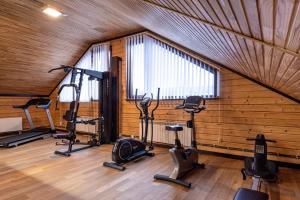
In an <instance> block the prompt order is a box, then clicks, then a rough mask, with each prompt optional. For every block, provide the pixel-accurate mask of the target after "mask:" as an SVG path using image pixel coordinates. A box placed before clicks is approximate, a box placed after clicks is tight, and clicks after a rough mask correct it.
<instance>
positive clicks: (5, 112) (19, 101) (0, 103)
mask: <svg viewBox="0 0 300 200" xmlns="http://www.w3.org/2000/svg"><path fill="white" fill-rule="evenodd" d="M30 99H31V98H30V97H0V118H6V117H22V123H23V128H29V123H28V122H27V119H26V117H25V114H24V112H23V110H22V109H15V108H13V106H14V105H23V104H25V103H26V102H27V101H28V100H30ZM29 112H30V114H31V117H32V121H33V123H34V125H35V126H36V127H38V126H49V123H48V119H47V115H46V112H45V110H44V109H36V108H35V107H30V108H29ZM0 134H1V133H0Z"/></svg>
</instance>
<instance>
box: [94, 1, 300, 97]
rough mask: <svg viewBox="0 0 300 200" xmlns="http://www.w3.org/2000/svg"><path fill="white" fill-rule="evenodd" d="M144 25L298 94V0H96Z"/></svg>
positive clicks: (255, 77)
mask: <svg viewBox="0 0 300 200" xmlns="http://www.w3.org/2000/svg"><path fill="white" fill-rule="evenodd" d="M98 2H99V3H101V4H102V5H103V6H106V7H109V8H110V9H111V10H113V11H114V12H116V13H120V14H122V15H124V16H126V17H128V18H130V19H131V20H133V21H134V22H136V23H138V24H140V25H142V26H144V27H145V28H147V29H149V30H151V31H153V32H156V33H158V34H160V35H162V36H164V37H166V38H169V39H170V40H173V41H175V42H177V43H179V44H181V45H183V46H185V47H187V48H189V49H191V50H194V51H196V52H198V53H200V54H202V55H204V56H206V57H208V58H210V59H212V60H215V61H217V62H219V63H221V64H223V65H225V66H227V67H229V68H231V69H233V70H235V71H237V72H240V73H242V74H244V75H246V76H248V77H250V78H252V79H255V80H257V81H259V82H261V83H263V84H265V85H267V86H269V87H272V88H275V89H277V90H279V91H281V92H283V93H285V94H287V95H289V96H292V97H294V98H295V99H298V100H299V99H300V89H299V88H300V87H299V86H300V57H299V50H300V10H299V9H300V5H299V1H298V0H176V1H175V0H173V1H172V0H98Z"/></svg>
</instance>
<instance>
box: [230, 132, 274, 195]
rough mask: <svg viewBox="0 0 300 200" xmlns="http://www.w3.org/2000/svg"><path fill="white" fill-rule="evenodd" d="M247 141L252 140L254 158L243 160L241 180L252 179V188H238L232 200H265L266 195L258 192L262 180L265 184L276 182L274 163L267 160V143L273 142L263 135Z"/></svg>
mask: <svg viewBox="0 0 300 200" xmlns="http://www.w3.org/2000/svg"><path fill="white" fill-rule="evenodd" d="M247 140H251V141H252V140H254V141H255V144H254V158H246V159H245V168H243V169H242V170H241V172H242V175H243V180H246V177H247V176H250V177H253V183H252V188H251V190H250V189H247V188H240V189H239V190H238V192H237V193H236V195H235V198H234V200H240V199H251V198H252V199H257V200H259V199H261V200H267V199H268V198H269V197H268V194H266V193H263V192H260V187H261V183H262V181H263V180H265V181H267V182H276V181H277V175H276V173H277V172H278V167H277V165H276V163H275V162H273V161H270V160H268V159H267V155H268V150H267V142H273V143H275V142H276V141H274V140H267V139H266V138H265V136H264V135H263V134H257V135H256V138H247Z"/></svg>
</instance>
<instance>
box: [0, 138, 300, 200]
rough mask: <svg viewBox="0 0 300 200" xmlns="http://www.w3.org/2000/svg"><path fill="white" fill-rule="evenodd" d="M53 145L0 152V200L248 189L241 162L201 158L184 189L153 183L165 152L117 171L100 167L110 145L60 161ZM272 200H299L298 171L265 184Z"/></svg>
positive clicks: (225, 194) (165, 169)
mask: <svg viewBox="0 0 300 200" xmlns="http://www.w3.org/2000/svg"><path fill="white" fill-rule="evenodd" d="M59 148H62V147H61V146H55V140H54V139H52V138H50V139H46V140H41V141H36V142H33V143H29V144H25V145H22V146H19V147H17V148H12V149H0V199H1V200H17V199H20V200H27V199H34V200H43V199H55V200H60V199H72V200H80V199H93V200H96V199H97V200H98V199H105V200H108V199H116V200H121V199H126V200H127V199H128V200H129V199H131V200H132V199H138V200H140V199H157V200H162V199H178V200H179V199H185V200H187V199H192V200H194V199H199V200H201V199H209V200H227V199H228V200H230V199H232V198H233V196H234V194H235V192H236V190H237V189H238V188H239V187H241V186H242V187H250V185H251V179H248V180H247V181H243V180H242V176H241V173H240V169H241V168H242V165H243V162H242V161H241V160H233V159H228V158H222V157H216V156H212V155H201V162H204V163H205V164H206V169H203V170H202V169H199V170H197V171H195V172H193V173H191V174H190V175H189V177H188V178H187V179H188V180H189V181H191V182H192V183H193V186H192V189H190V190H188V189H185V188H183V187H181V186H178V185H174V184H171V183H165V182H159V181H154V180H153V175H154V174H156V173H159V174H169V173H170V171H171V170H172V161H171V158H170V156H169V155H168V150H167V149H164V148H156V150H155V152H156V156H155V157H153V158H145V159H142V160H140V161H138V162H135V163H131V164H130V165H128V166H127V170H125V171H124V172H119V171H116V170H113V169H109V168H105V167H102V163H103V162H104V161H109V160H110V159H111V149H112V146H111V145H103V146H101V147H95V148H92V149H87V150H83V151H80V152H76V153H74V154H72V156H71V157H69V158H65V157H61V156H57V155H54V154H53V152H54V150H55V149H59ZM263 190H264V191H267V192H268V193H269V194H270V197H271V199H272V200H278V199H282V200H283V199H286V200H297V199H300V170H295V169H288V168H280V173H279V182H278V183H277V184H269V185H264V186H263Z"/></svg>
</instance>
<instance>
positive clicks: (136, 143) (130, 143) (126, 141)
mask: <svg viewBox="0 0 300 200" xmlns="http://www.w3.org/2000/svg"><path fill="white" fill-rule="evenodd" d="M159 91H160V89H159V88H158V91H157V103H156V105H155V107H154V108H153V110H152V111H151V112H149V107H150V106H151V103H152V99H153V95H152V94H151V98H150V97H146V94H144V95H143V96H142V99H141V101H140V102H139V103H138V101H137V92H138V90H137V89H136V91H135V106H136V108H137V109H138V110H139V112H140V117H139V119H140V120H141V128H142V138H141V141H140V140H136V139H133V138H122V139H119V140H117V142H116V143H115V145H114V147H113V150H112V161H113V162H104V163H103V166H105V167H110V168H113V169H117V170H120V171H123V170H125V167H124V166H123V165H124V164H125V163H128V162H130V161H133V160H136V159H138V158H140V157H143V156H150V157H152V156H154V153H152V152H151V151H152V150H153V145H152V141H153V121H154V111H155V110H156V109H157V108H158V106H159ZM150 113H151V114H150ZM149 115H150V116H149ZM149 120H150V122H151V127H152V128H151V139H150V144H149V146H148V142H147V138H148V126H149ZM144 124H145V125H144ZM147 146H148V148H147Z"/></svg>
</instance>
